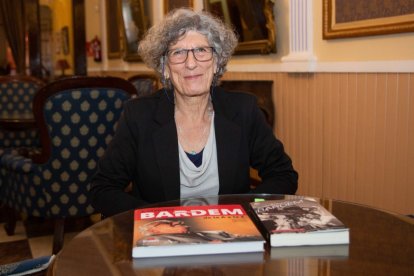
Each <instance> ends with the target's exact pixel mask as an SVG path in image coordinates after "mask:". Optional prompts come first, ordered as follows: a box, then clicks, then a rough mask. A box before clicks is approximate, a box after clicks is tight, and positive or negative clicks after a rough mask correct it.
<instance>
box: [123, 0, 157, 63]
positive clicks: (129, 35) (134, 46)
mask: <svg viewBox="0 0 414 276" xmlns="http://www.w3.org/2000/svg"><path fill="white" fill-rule="evenodd" d="M121 4H122V5H121V11H122V16H121V18H122V20H121V21H122V30H123V35H124V36H123V37H124V39H123V41H124V55H123V59H124V60H125V61H141V58H140V56H139V55H138V43H139V41H140V40H141V39H142V37H143V35H144V34H145V32H146V31H147V30H148V29H149V28H150V27H151V25H152V23H153V18H152V10H151V8H152V5H151V4H152V1H151V0H122V2H121Z"/></svg>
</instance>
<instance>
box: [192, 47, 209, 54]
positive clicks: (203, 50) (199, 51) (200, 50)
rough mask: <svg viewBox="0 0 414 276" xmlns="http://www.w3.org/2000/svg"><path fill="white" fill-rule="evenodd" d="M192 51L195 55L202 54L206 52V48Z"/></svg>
mask: <svg viewBox="0 0 414 276" xmlns="http://www.w3.org/2000/svg"><path fill="white" fill-rule="evenodd" d="M194 51H195V52H196V53H204V52H206V51H207V50H206V48H195V49H194Z"/></svg>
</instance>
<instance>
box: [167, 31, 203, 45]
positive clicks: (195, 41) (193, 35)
mask: <svg viewBox="0 0 414 276" xmlns="http://www.w3.org/2000/svg"><path fill="white" fill-rule="evenodd" d="M194 46H208V40H207V37H206V36H205V35H203V34H201V33H199V32H196V31H188V32H186V33H185V34H183V35H182V36H181V37H180V38H179V39H178V40H177V41H176V42H175V43H171V44H170V48H171V47H176V48H187V47H190V48H191V47H194Z"/></svg>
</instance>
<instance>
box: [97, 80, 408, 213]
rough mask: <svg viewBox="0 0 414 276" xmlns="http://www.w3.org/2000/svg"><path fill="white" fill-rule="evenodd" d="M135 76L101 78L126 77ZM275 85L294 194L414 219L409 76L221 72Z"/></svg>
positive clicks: (280, 132) (279, 125)
mask: <svg viewBox="0 0 414 276" xmlns="http://www.w3.org/2000/svg"><path fill="white" fill-rule="evenodd" d="M134 73H136V72H122V73H120V72H102V74H104V75H105V74H107V75H117V76H120V77H125V78H127V77H128V76H129V75H132V74H134ZM223 79H227V80H273V82H274V83H273V95H272V96H273V100H274V104H275V113H276V118H275V119H276V120H275V133H276V135H277V136H278V137H279V139H281V140H282V142H283V143H284V145H285V149H286V151H287V152H288V153H289V155H290V156H291V157H292V160H293V163H294V166H295V168H296V169H297V170H298V172H299V190H298V194H302V195H309V196H316V197H327V198H335V199H341V200H347V201H352V202H356V203H361V204H366V205H370V206H375V207H379V208H383V209H386V210H390V211H395V212H399V213H403V214H409V213H414V198H413V195H414V169H413V168H411V166H410V165H411V164H414V95H413V93H414V73H355V72H352V73H329V72H327V73H279V72H276V73H275V72H260V73H257V72H227V73H226V74H225V76H224V78H223Z"/></svg>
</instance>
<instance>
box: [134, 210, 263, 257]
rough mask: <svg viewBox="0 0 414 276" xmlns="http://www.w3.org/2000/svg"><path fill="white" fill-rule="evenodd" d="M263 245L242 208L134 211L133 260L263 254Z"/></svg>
mask: <svg viewBox="0 0 414 276" xmlns="http://www.w3.org/2000/svg"><path fill="white" fill-rule="evenodd" d="M264 243H265V240H264V238H263V236H262V235H261V233H260V232H259V230H258V229H257V228H256V226H255V224H254V223H253V221H252V220H251V219H250V217H249V216H248V215H247V213H246V212H245V210H244V209H243V207H242V206H241V205H210V206H176V207H160V208H144V209H136V210H135V211H134V233H133V245H132V256H133V257H134V258H148V257H166V256H191V255H204V254H227V253H242V252H244V253H247V252H261V251H264Z"/></svg>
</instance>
